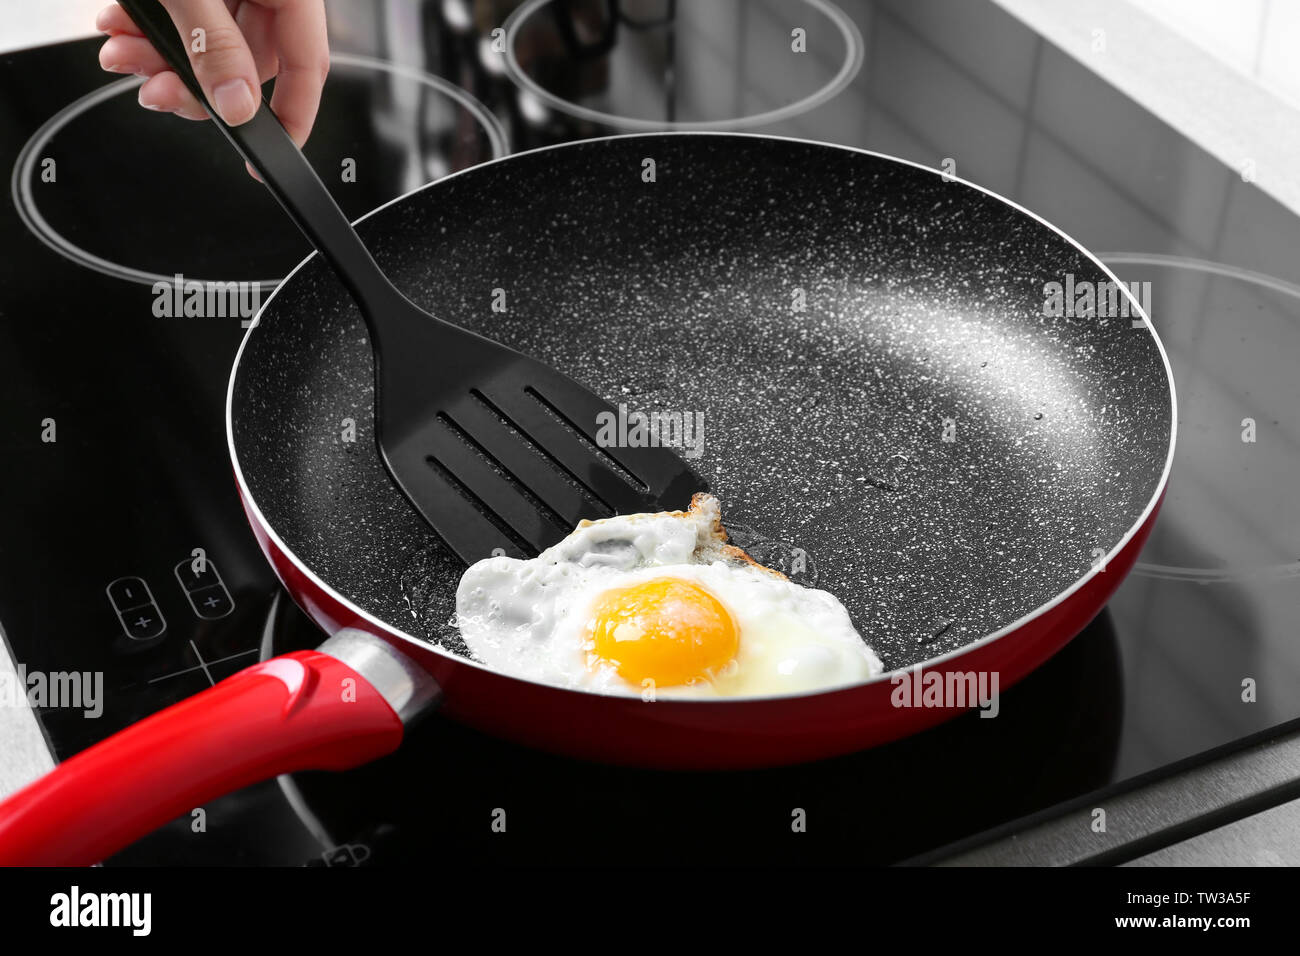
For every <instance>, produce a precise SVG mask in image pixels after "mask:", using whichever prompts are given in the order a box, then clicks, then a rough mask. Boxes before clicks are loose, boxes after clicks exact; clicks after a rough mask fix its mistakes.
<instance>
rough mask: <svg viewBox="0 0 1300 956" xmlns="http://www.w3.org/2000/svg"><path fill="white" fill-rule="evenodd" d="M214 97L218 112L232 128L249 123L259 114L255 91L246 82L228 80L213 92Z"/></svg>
mask: <svg viewBox="0 0 1300 956" xmlns="http://www.w3.org/2000/svg"><path fill="white" fill-rule="evenodd" d="M212 96H213V99H215V100H216V103H214V104H213V105H214V106H216V108H217V112H218V113H220V114H221V118H222V119H223V120H225V121H226V122H227V123H228V124H230V125H231V126H238V125H239V124H240V123H244V122H247V121H248V120H250V119H252V118H253V114H254V113H256V112H257V103H256V101H255V100H254V99H253V91H252V90H251V89H249V88H248V83H247V81H245V80H226V82H224V83H222V84H220V85H219V86H218V87H217V88H216V89H214V90H213V91H212Z"/></svg>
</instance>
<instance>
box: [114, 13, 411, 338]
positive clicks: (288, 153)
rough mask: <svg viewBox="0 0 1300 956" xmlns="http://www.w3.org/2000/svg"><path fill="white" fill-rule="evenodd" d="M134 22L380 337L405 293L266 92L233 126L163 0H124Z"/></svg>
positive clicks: (375, 334)
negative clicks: (382, 322)
mask: <svg viewBox="0 0 1300 956" xmlns="http://www.w3.org/2000/svg"><path fill="white" fill-rule="evenodd" d="M119 2H120V3H121V5H122V7H123V8H124V9H125V10H126V12H127V13H129V14H130V15H131V19H132V20H133V21H135V25H136V26H137V27H139V28H140V30H141V32H143V33H144V35H145V36H146V37H148V39H149V42H150V43H152V44H153V46H154V48H155V49H156V50H157V51H158V53H159V54H160V55H161V56H162V58H163V59H164V60H166V61H167V64H168V65H169V66H170V67H171V68H172V69H173V70H175V71H176V74H177V75H178V76H179V77H180V78H181V80H182V81H183V82H184V83H185V85H186V86H187V87H188V88H189V90H190V92H191V93H193V94H194V95H195V96H196V97H197V98H198V100H199V102H200V103H202V104H203V105H204V106H205V107H206V108H207V110H208V113H209V114H211V116H212V121H213V122H214V123H216V124H217V128H218V129H220V130H221V132H223V133H224V134H225V135H226V138H227V139H228V140H230V142H231V144H232V145H233V146H234V147H235V149H237V150H238V151H239V153H240V154H241V155H242V156H243V157H244V159H246V160H248V162H249V163H250V164H252V166H253V168H254V169H256V170H257V171H258V173H259V174H261V176H262V180H263V182H265V183H266V185H267V187H268V188H269V189H270V190H271V194H272V195H273V196H275V198H276V199H277V200H278V201H279V203H280V205H281V206H283V207H284V209H285V211H286V212H287V213H288V214H289V215H290V217H292V219H293V221H294V222H295V223H296V224H297V225H298V228H299V229H301V230H302V231H303V233H304V234H305V235H306V236H307V238H308V239H309V240H310V241H311V244H312V245H313V246H315V247H316V249H317V250H318V251H319V252H320V253H321V255H323V256H324V257H325V259H326V261H328V262H329V264H330V265H331V266H332V267H333V268H334V271H335V272H336V273H337V274H338V276H339V278H340V279H341V280H342V281H343V284H344V285H345V286H347V288H348V291H349V292H351V293H352V295H353V297H354V298H355V299H356V300H357V303H358V304H359V305H360V306H361V308H362V312H363V313H365V316H366V321H367V323H368V324H369V325H370V332H371V336H372V337H373V338H375V339H376V340H378V337H379V336H378V329H377V328H376V327H375V323H374V322H373V321H372V316H374V315H382V314H384V313H383V311H381V310H383V309H384V308H385V306H386V304H387V303H388V302H390V301H391V299H390V297H391V296H399V297H400V296H401V293H400V292H398V291H397V290H396V289H395V288H394V287H393V285H392V283H390V282H389V281H388V278H387V277H386V276H385V275H384V273H383V271H382V270H380V268H379V266H378V264H376V262H375V260H374V258H373V257H372V256H371V255H370V251H369V250H368V249H366V247H365V245H363V244H362V242H361V239H360V237H359V236H357V233H356V231H355V230H354V229H353V228H352V225H351V223H349V222H348V219H347V217H346V216H345V215H344V214H343V210H341V209H339V207H338V204H337V203H336V202H334V198H333V197H332V196H331V195H330V193H329V190H328V189H326V188H325V184H324V183H322V182H321V181H320V177H318V176H317V175H316V171H315V170H314V169H312V167H311V164H310V163H308V162H307V158H306V157H305V156H304V155H303V154H302V151H301V150H300V149H298V147H297V146H296V145H295V144H294V142H293V139H292V138H291V137H290V136H289V134H288V132H286V130H285V128H284V127H283V126H282V125H281V124H280V121H279V119H277V118H276V116H275V113H274V112H272V111H271V107H270V105H269V104H268V103H267V102H266V100H265V98H262V100H261V102H260V104H259V105H258V108H257V113H256V114H255V115H254V116H253V118H252V119H251V120H249V121H248V122H247V123H243V124H241V125H239V126H230V125H228V124H227V123H226V122H225V121H224V120H222V119H221V117H220V116H219V115H218V114H217V111H216V110H215V109H213V107H212V104H210V103H209V102H208V100H207V97H206V96H205V95H204V93H203V87H202V86H201V85H200V84H199V81H198V77H196V76H195V75H194V69H193V68H192V67H191V66H190V60H189V56H188V55H187V53H186V51H185V45H184V41H183V40H182V39H181V36H180V34H179V33H178V32H177V29H176V26H175V25H174V24H173V23H172V20H171V17H170V16H169V15H168V14H167V11H166V10H165V9H164V8H163V6H162V4H161V3H159V2H158V0H119Z"/></svg>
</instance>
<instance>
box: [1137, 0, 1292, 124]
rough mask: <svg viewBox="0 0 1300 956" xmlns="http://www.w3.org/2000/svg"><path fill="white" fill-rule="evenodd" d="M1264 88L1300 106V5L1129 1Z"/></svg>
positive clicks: (1250, 0)
mask: <svg viewBox="0 0 1300 956" xmlns="http://www.w3.org/2000/svg"><path fill="white" fill-rule="evenodd" d="M1128 2H1129V3H1131V4H1132V5H1133V6H1135V7H1137V8H1139V9H1140V10H1142V11H1143V12H1145V13H1147V14H1148V15H1150V16H1153V17H1155V18H1156V19H1157V20H1159V21H1161V22H1162V23H1165V24H1167V25H1168V26H1170V27H1171V28H1173V29H1174V30H1175V31H1177V32H1178V33H1179V34H1180V35H1182V36H1183V37H1186V38H1187V39H1189V40H1191V41H1192V42H1193V43H1195V44H1197V45H1198V46H1200V47H1201V48H1202V49H1204V50H1206V51H1207V52H1209V53H1211V54H1212V55H1214V56H1215V57H1216V58H1217V59H1218V60H1220V61H1221V62H1223V63H1226V64H1228V65H1229V66H1231V67H1233V68H1234V69H1236V70H1239V71H1240V72H1242V73H1244V74H1245V75H1246V76H1249V77H1251V78H1252V79H1254V80H1257V81H1258V82H1259V83H1260V84H1261V85H1264V86H1266V87H1268V88H1269V89H1271V90H1273V91H1274V92H1276V93H1278V94H1280V95H1282V96H1285V97H1286V98H1287V99H1289V100H1291V101H1292V102H1295V103H1297V104H1300V3H1297V2H1296V0H1128Z"/></svg>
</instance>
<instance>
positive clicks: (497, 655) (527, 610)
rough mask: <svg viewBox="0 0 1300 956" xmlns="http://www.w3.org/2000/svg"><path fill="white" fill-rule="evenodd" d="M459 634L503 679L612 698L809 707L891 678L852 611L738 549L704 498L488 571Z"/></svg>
mask: <svg viewBox="0 0 1300 956" xmlns="http://www.w3.org/2000/svg"><path fill="white" fill-rule="evenodd" d="M456 624H457V626H458V627H459V629H460V633H461V635H462V637H463V638H464V640H465V644H466V646H467V647H468V648H469V650H470V653H471V654H473V655H474V657H475V658H477V659H478V660H479V661H481V662H482V663H484V664H486V665H487V666H488V667H491V668H492V669H494V670H497V671H500V672H502V673H505V674H509V675H512V676H516V677H522V678H527V679H530V680H535V681H540V682H542V683H548V684H555V685H558V686H561V687H570V688H576V689H581V690H588V691H594V692H597V693H606V694H621V695H637V696H646V695H647V691H650V692H652V693H653V695H654V696H656V697H702V698H707V697H754V696H769V695H777V694H795V693H806V692H809V691H814V690H821V689H827V688H831V687H837V686H841V685H845V684H853V683H857V682H859V681H863V680H867V679H869V678H871V677H874V676H876V675H877V674H879V673H881V671H882V670H883V668H882V666H881V663H880V659H879V658H878V657H877V656H876V655H875V653H874V652H873V651H872V650H871V648H870V647H868V646H867V644H866V642H865V641H863V639H862V638H861V636H860V635H859V634H858V632H857V631H856V630H855V629H854V627H853V624H852V622H851V621H850V619H849V615H848V612H847V611H846V610H845V609H844V606H843V605H842V604H840V602H839V601H838V600H836V599H835V598H834V597H833V596H832V595H830V594H829V593H827V592H826V591H819V590H815V589H813V588H806V587H802V586H800V585H798V584H795V583H794V582H792V581H790V580H788V579H787V578H786V577H785V576H784V575H783V574H780V573H779V572H777V571H773V570H770V569H768V568H765V567H763V566H761V565H759V564H757V563H755V562H754V561H753V559H751V558H750V557H749V555H747V554H745V553H744V552H743V551H741V550H740V549H739V548H736V547H734V546H733V545H730V544H728V543H727V536H726V532H725V531H724V530H723V528H722V522H721V510H720V506H719V504H718V501H717V499H716V498H714V497H713V496H711V495H703V494H702V495H696V496H695V498H694V500H693V501H692V502H691V507H690V510H689V511H665V512H659V513H654V514H634V515H617V516H615V517H612V518H605V519H602V520H600V521H583V522H582V523H581V524H579V525H578V527H577V528H576V529H575V530H574V531H573V533H572V534H570V535H569V536H568V537H567V538H565V539H564V540H563V541H561V542H559V543H558V544H556V545H554V546H553V547H551V548H548V549H547V550H546V551H543V552H542V553H541V554H540V555H538V556H537V557H536V558H532V559H528V560H521V559H516V558H509V557H493V558H487V559H485V560H483V561H479V562H477V563H476V564H474V565H472V566H471V567H470V568H469V569H468V570H467V571H466V572H465V575H464V577H462V578H461V581H460V586H459V588H458V589H457V593H456Z"/></svg>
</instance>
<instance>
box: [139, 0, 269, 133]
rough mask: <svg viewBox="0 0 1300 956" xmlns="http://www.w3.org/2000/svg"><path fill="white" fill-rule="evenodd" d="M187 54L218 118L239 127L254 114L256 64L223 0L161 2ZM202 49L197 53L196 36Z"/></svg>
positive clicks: (256, 97)
mask: <svg viewBox="0 0 1300 956" xmlns="http://www.w3.org/2000/svg"><path fill="white" fill-rule="evenodd" d="M163 6H164V7H166V8H167V12H168V13H169V14H171V18H172V21H173V22H174V23H175V24H176V26H177V28H178V29H179V31H180V34H181V37H182V39H183V40H184V41H185V48H186V50H187V52H188V53H189V58H190V64H191V65H192V66H193V67H194V74H195V76H197V77H198V80H199V85H200V86H201V87H202V88H203V93H204V96H205V97H206V98H207V100H208V102H209V103H211V104H212V106H213V108H214V109H216V111H217V112H218V113H220V114H221V118H222V119H223V120H225V121H226V123H228V124H229V125H231V126H238V125H239V124H241V123H246V122H248V121H249V120H250V119H252V118H253V114H254V113H256V112H257V104H258V102H259V89H258V80H257V65H256V64H255V63H254V61H253V54H252V52H251V51H250V50H249V49H248V44H247V43H245V42H244V35H243V34H242V33H240V32H239V26H238V25H237V24H236V23H235V20H234V17H232V16H231V15H230V11H229V10H227V9H226V5H225V4H224V3H222V0H163ZM196 30H202V31H203V32H202V34H201V36H202V39H203V47H202V49H199V50H196V49H195V48H194V47H195V43H196V39H195V33H194V31H196Z"/></svg>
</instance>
